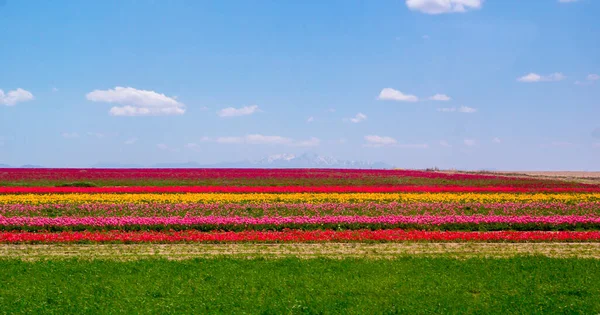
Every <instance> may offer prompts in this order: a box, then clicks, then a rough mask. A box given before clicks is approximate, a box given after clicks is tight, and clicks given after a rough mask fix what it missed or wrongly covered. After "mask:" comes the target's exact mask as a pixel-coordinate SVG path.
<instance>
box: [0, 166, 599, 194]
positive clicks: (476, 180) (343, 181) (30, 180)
mask: <svg viewBox="0 0 600 315" xmlns="http://www.w3.org/2000/svg"><path fill="white" fill-rule="evenodd" d="M36 185H37V186H61V185H70V186H81V185H92V186H156V185H158V186H178V185H184V186H188V185H192V186H194V185H199V186H215V185H216V186H219V185H226V186H286V185H287V186H290V185H291V186H324V185H345V186H348V185H359V186H365V185H374V186H378V185H419V186H432V185H433V186H439V185H461V186H510V187H527V188H533V189H537V188H540V187H545V188H557V187H580V188H586V187H587V188H597V187H598V186H597V185H588V184H581V183H573V182H566V181H559V180H548V179H535V178H519V177H508V176H497V175H491V174H464V173H460V174H458V173H455V174H449V173H444V172H428V171H417V170H348V169H344V170H342V169H14V168H12V169H11V168H6V169H1V168H0V186H36Z"/></svg>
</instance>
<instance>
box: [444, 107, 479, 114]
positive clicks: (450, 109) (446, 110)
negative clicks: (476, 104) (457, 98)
mask: <svg viewBox="0 0 600 315" xmlns="http://www.w3.org/2000/svg"><path fill="white" fill-rule="evenodd" d="M437 111H438V112H442V113H454V112H459V113H465V114H473V113H476V112H477V109H476V108H472V107H468V106H461V107H459V108H456V107H442V108H438V109H437Z"/></svg>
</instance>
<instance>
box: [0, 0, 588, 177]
mask: <svg viewBox="0 0 600 315" xmlns="http://www.w3.org/2000/svg"><path fill="white" fill-rule="evenodd" d="M599 15H600V1H595V0H579V1H565V0H563V1H562V2H561V1H559V0H536V1H523V0H502V1H500V0H485V1H481V0H408V1H404V0H395V1H384V0H381V1H334V0H328V1H213V2H209V1H183V0H182V1H27V0H24V1H15V0H0V38H2V40H1V42H2V46H1V47H0V48H1V49H0V89H1V90H2V92H1V93H0V163H4V164H11V165H22V164H41V165H44V166H53V167H82V166H89V165H92V164H95V163H98V162H118V163H136V164H153V163H160V162H187V161H195V162H199V163H216V162H223V161H238V160H243V159H259V158H261V157H264V156H268V155H271V154H279V153H294V154H301V153H303V152H312V153H318V154H322V155H329V156H334V157H337V158H341V159H353V160H365V161H384V162H387V163H390V164H393V165H396V166H399V167H405V168H425V167H433V166H437V167H441V168H460V169H481V168H495V169H505V170H544V169H546V170H600V119H599V118H600V80H599V77H598V75H600V57H599V56H600V41H598V40H597V39H598V38H600V21H598V16H599Z"/></svg>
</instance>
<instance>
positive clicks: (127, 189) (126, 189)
mask: <svg viewBox="0 0 600 315" xmlns="http://www.w3.org/2000/svg"><path fill="white" fill-rule="evenodd" d="M394 192H424V193H437V192H464V193H467V192H473V193H476V192H494V193H519V192H600V187H593V188H592V187H589V188H577V187H554V188H544V187H538V188H525V187H509V186H488V187H481V186H122V187H0V194H24V193H29V194H56V193H88V194H91V193H394Z"/></svg>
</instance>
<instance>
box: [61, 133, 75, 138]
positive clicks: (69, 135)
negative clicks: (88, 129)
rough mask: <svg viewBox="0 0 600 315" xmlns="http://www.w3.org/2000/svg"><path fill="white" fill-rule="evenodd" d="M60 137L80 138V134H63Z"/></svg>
mask: <svg viewBox="0 0 600 315" xmlns="http://www.w3.org/2000/svg"><path fill="white" fill-rule="evenodd" d="M60 135H61V136H62V137H63V138H66V139H74V138H79V134H78V133H77V132H63V133H61V134H60Z"/></svg>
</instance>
